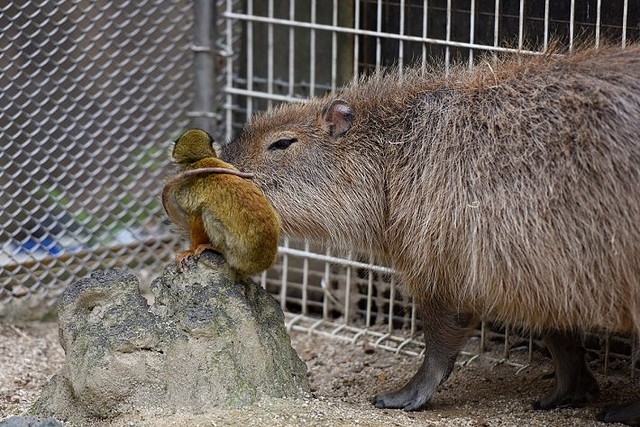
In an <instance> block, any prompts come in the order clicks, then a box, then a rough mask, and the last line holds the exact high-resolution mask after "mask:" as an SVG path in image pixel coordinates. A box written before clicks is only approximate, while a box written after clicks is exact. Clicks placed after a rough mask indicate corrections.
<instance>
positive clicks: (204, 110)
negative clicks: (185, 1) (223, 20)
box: [192, 0, 213, 132]
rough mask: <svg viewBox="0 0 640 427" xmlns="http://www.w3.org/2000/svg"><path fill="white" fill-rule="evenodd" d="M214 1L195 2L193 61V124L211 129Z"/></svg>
mask: <svg viewBox="0 0 640 427" xmlns="http://www.w3.org/2000/svg"><path fill="white" fill-rule="evenodd" d="M211 3H212V2H211V1H210V0H196V1H194V3H193V13H194V22H193V30H194V35H193V38H194V40H193V46H192V50H193V57H194V58H193V62H194V70H195V76H194V79H195V87H194V91H195V93H194V100H193V109H194V114H193V115H194V117H193V125H194V126H195V127H199V128H201V129H204V130H206V131H209V132H210V131H211V129H212V123H211V117H212V116H213V109H212V106H211V100H212V96H213V52H212V51H211V31H212V28H211V23H212V22H213V19H212V7H211V6H212V4H211Z"/></svg>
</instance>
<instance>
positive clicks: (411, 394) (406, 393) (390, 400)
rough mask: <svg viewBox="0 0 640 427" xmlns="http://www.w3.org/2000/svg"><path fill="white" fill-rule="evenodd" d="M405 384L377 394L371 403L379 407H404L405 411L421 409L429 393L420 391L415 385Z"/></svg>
mask: <svg viewBox="0 0 640 427" xmlns="http://www.w3.org/2000/svg"><path fill="white" fill-rule="evenodd" d="M409 385H410V384H407V386H405V387H403V388H401V389H398V390H394V391H391V392H388V393H382V394H378V395H376V396H375V397H374V398H373V404H374V405H375V406H376V408H380V409H404V410H405V411H417V410H419V409H422V408H423V407H424V406H425V405H426V404H427V401H428V400H429V397H431V396H429V394H428V393H426V392H423V393H421V392H420V390H419V389H417V388H415V387H408V386H409Z"/></svg>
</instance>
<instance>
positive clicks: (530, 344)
mask: <svg viewBox="0 0 640 427" xmlns="http://www.w3.org/2000/svg"><path fill="white" fill-rule="evenodd" d="M528 363H529V365H531V363H533V334H532V333H531V332H529V361H528Z"/></svg>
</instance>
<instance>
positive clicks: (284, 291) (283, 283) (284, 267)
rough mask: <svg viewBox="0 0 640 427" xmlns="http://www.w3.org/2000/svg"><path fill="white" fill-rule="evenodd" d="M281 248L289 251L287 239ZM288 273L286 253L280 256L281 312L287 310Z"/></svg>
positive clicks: (287, 256)
mask: <svg viewBox="0 0 640 427" xmlns="http://www.w3.org/2000/svg"><path fill="white" fill-rule="evenodd" d="M283 246H284V247H285V248H286V249H289V238H288V237H285V238H284V241H283ZM288 273H289V255H287V253H286V252H285V253H283V254H282V281H281V282H280V308H282V311H286V310H287V283H288V282H287V280H288Z"/></svg>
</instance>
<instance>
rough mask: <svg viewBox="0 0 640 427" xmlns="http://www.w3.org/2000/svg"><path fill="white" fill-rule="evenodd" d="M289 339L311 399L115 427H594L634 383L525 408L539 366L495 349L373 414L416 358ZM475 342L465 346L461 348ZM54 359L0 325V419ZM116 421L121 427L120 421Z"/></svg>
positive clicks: (29, 327) (47, 330) (30, 328)
mask: <svg viewBox="0 0 640 427" xmlns="http://www.w3.org/2000/svg"><path fill="white" fill-rule="evenodd" d="M292 342H293V345H294V347H295V348H296V350H297V351H298V354H299V355H300V357H301V358H302V359H303V360H304V361H305V362H306V363H307V366H308V368H309V379H310V383H311V389H312V394H313V397H314V398H310V399H307V400H298V401H289V400H274V401H269V402H262V403H260V404H258V405H254V406H252V407H248V408H242V409H240V410H224V411H223V410H221V411H219V412H216V413H214V414H210V415H207V416H197V415H193V416H178V415H176V416H172V417H168V418H167V417H165V418H161V419H159V418H154V417H140V416H132V417H129V418H127V419H126V420H119V421H118V423H117V424H115V423H112V424H109V423H106V422H105V423H101V424H96V425H104V426H107V425H133V426H165V425H166V426H185V427H186V426H198V425H200V426H242V427H247V426H265V425H269V426H276V427H280V426H282V427H283V426H353V425H358V426H431V425H433V426H543V425H544V426H597V425H602V426H605V425H609V426H610V425H611V424H601V423H598V422H595V421H594V417H595V415H596V414H597V413H598V411H599V410H600V409H601V407H602V406H604V405H607V404H611V403H614V402H620V401H626V400H629V399H632V398H633V397H634V393H636V390H639V389H640V387H639V386H640V381H638V380H637V379H636V380H631V379H630V378H629V376H628V375H627V373H626V372H614V373H613V374H610V375H608V376H606V377H603V376H602V375H600V374H596V375H597V376H598V380H599V382H600V386H601V389H602V397H601V399H600V400H599V401H598V402H596V403H594V404H593V405H591V406H588V407H585V408H581V409H562V410H555V411H546V412H541V411H533V410H532V409H531V402H532V401H533V400H535V399H537V398H539V397H541V396H542V395H543V394H545V392H546V391H547V390H548V389H549V388H550V387H551V385H552V379H549V378H546V376H547V374H548V373H549V372H551V365H550V363H549V360H548V359H547V358H546V357H544V356H543V355H541V354H534V365H535V366H534V367H533V368H531V369H527V370H524V371H522V372H519V373H517V368H514V367H513V366H511V365H509V364H505V363H496V362H495V360H491V359H490V358H493V359H499V358H500V353H499V348H498V347H499V346H498V345H496V346H495V347H496V348H495V349H494V350H490V351H489V353H488V356H484V355H482V356H480V357H478V358H476V359H474V360H473V361H471V362H470V363H467V364H463V365H460V364H459V365H457V366H456V368H455V369H454V372H453V373H452V375H451V377H450V378H449V379H448V380H447V381H446V382H445V383H444V384H442V385H441V387H440V389H439V391H438V392H437V393H436V394H435V396H434V397H433V399H432V401H431V403H430V405H429V406H428V408H427V409H426V410H424V411H420V412H410V413H407V412H404V411H401V410H379V409H375V408H374V407H373V406H372V405H371V403H370V399H371V398H372V397H373V395H374V394H375V393H376V392H379V391H381V390H386V389H389V388H393V387H396V386H399V385H401V384H403V383H404V382H405V381H406V380H408V379H409V378H410V377H411V375H412V374H413V373H414V372H415V370H416V369H417V368H418V366H419V363H420V361H419V359H418V358H416V357H411V356H403V355H394V354H392V353H389V352H387V351H380V350H377V351H376V350H374V349H373V348H372V347H371V346H370V345H369V344H368V343H366V342H362V343H359V344H358V345H351V344H348V343H345V342H342V341H337V340H331V339H328V338H320V337H315V336H308V335H306V334H302V333H296V332H294V333H293V335H292ZM474 345H476V344H474V343H470V344H469V346H470V350H472V351H473V348H472V346H474ZM63 357H64V353H63V351H62V349H61V348H60V346H59V344H58V328H57V325H56V324H55V323H29V324H25V325H19V326H18V325H7V324H0V419H2V418H5V417H7V416H10V415H21V414H24V413H25V412H26V411H27V410H28V408H29V406H30V405H31V404H33V403H34V402H35V400H36V399H37V397H38V396H39V394H40V391H41V389H42V387H43V386H44V384H45V383H46V382H47V381H48V379H49V378H50V377H51V376H52V375H53V374H54V373H55V372H57V371H58V370H59V369H60V367H61V365H62V362H63ZM510 360H513V361H516V362H519V363H523V364H526V360H527V354H526V352H525V351H522V352H521V354H520V352H518V351H515V352H512V354H511V356H510ZM123 423H124V424H123Z"/></svg>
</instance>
